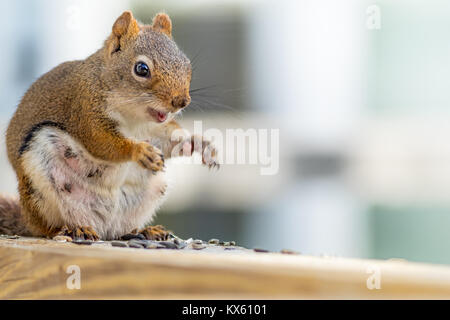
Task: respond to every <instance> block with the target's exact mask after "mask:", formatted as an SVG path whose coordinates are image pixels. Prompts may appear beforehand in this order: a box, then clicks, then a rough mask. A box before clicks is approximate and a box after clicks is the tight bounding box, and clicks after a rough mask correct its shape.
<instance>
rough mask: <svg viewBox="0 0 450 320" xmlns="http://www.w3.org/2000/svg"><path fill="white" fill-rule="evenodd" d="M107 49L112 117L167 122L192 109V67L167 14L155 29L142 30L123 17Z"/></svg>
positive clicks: (130, 17)
mask: <svg viewBox="0 0 450 320" xmlns="http://www.w3.org/2000/svg"><path fill="white" fill-rule="evenodd" d="M103 50H104V59H105V65H106V68H104V70H103V71H102V79H103V81H105V82H106V83H107V84H108V87H109V88H110V95H109V97H108V99H109V103H108V106H109V108H110V110H109V111H110V112H115V113H118V114H119V115H120V116H121V117H122V118H123V119H124V120H131V121H154V122H157V123H162V122H165V121H166V120H167V119H168V118H171V117H173V116H174V114H176V113H177V112H179V111H180V110H182V109H183V108H185V107H186V106H187V105H189V103H190V101H191V98H190V95H189V87H190V82H191V75H192V68H191V63H190V61H189V59H188V58H187V57H186V56H185V54H184V53H183V52H182V51H181V50H180V49H179V48H178V47H177V45H176V43H175V42H174V41H173V39H172V22H171V20H170V18H169V16H168V15H166V14H164V13H159V14H157V15H156V16H155V17H154V19H153V23H152V25H140V24H139V23H138V22H137V21H136V20H135V19H134V17H133V15H132V14H131V12H129V11H126V12H124V13H123V14H122V15H121V16H120V17H119V18H118V19H117V20H116V22H115V23H114V25H113V28H112V33H111V35H110V36H109V38H108V39H107V40H106V42H105V46H104V48H103Z"/></svg>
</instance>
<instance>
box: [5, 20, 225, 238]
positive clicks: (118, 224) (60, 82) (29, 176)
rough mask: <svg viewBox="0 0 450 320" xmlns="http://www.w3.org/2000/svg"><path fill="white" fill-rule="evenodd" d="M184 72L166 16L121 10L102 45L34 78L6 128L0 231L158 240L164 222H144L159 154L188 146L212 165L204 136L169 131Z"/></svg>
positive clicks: (151, 211)
mask: <svg viewBox="0 0 450 320" xmlns="http://www.w3.org/2000/svg"><path fill="white" fill-rule="evenodd" d="M191 77H192V67H191V63H190V61H189V59H188V58H187V57H186V55H185V54H184V53H183V52H182V51H181V50H180V49H179V48H178V46H177V45H176V43H175V42H174V40H173V38H172V22H171V19H170V18H169V16H168V15H167V14H165V13H158V14H157V15H156V16H155V17H154V18H153V22H152V24H151V25H143V24H140V23H139V22H137V20H136V19H135V18H134V17H133V15H132V13H131V12H130V11H125V12H123V13H122V15H121V16H120V17H119V18H117V20H116V21H115V23H114V25H113V27H112V33H111V34H110V36H109V37H108V38H107V39H106V41H105V42H104V45H103V47H102V48H101V49H99V50H98V51H97V52H95V53H94V54H92V55H91V56H89V57H87V58H86V59H85V60H77V61H69V62H65V63H62V64H60V65H58V66H57V67H55V68H54V69H52V70H51V71H49V72H48V73H46V74H44V75H43V76H41V77H40V78H39V79H38V80H36V81H35V82H34V83H33V84H32V85H31V87H30V88H29V89H28V91H27V92H26V94H25V95H24V96H23V98H22V100H21V102H20V104H19V106H18V108H17V110H16V112H15V113H14V115H13V117H12V119H11V121H10V123H9V126H8V129H7V132H6V144H7V152H8V159H9V161H10V163H11V164H12V167H13V169H14V170H15V172H16V175H17V179H18V189H19V195H20V198H19V200H16V199H12V198H8V197H0V233H6V234H19V235H32V236H44V237H48V238H55V237H58V236H60V237H67V238H69V241H70V240H71V239H82V240H100V239H101V240H113V239H119V238H120V237H121V236H123V235H125V234H129V233H140V234H142V235H144V236H145V238H147V239H150V240H165V239H167V238H168V237H169V231H167V230H166V229H165V228H164V227H162V226H148V224H149V223H151V221H152V218H153V217H154V215H155V211H156V210H157V208H158V207H159V206H160V205H161V203H162V201H163V200H164V198H165V197H164V195H165V191H166V188H167V182H166V180H165V173H166V172H165V159H168V158H170V157H174V156H182V155H186V150H187V151H188V155H190V154H191V153H192V152H193V151H196V152H199V153H202V155H203V157H202V159H203V164H204V165H207V166H209V167H216V166H218V161H217V157H216V154H217V151H216V149H215V148H214V147H213V146H212V144H211V143H210V142H209V141H206V140H204V139H202V137H194V136H186V135H180V136H179V137H178V140H177V139H173V136H174V134H175V133H176V132H177V130H181V129H182V128H181V127H180V125H179V124H178V123H177V122H176V121H175V120H174V117H175V116H176V115H177V114H179V113H180V111H181V110H183V109H184V108H186V107H187V106H188V105H189V103H190V101H191V97H190V82H191ZM174 140H175V141H174ZM199 140H200V143H198V141H199ZM180 144H181V145H182V148H181V149H180V150H181V151H180V150H178V151H177V150H175V149H176V147H178V146H179V145H180ZM206 151H208V152H206Z"/></svg>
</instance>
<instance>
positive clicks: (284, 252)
mask: <svg viewBox="0 0 450 320" xmlns="http://www.w3.org/2000/svg"><path fill="white" fill-rule="evenodd" d="M280 252H281V253H283V254H300V252H296V251H294V250H289V249H282V250H281V251H280Z"/></svg>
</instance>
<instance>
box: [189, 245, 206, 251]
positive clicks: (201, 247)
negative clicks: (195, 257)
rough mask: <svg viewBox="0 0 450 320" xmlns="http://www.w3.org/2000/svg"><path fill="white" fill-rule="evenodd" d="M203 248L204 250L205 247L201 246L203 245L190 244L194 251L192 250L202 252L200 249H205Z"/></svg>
mask: <svg viewBox="0 0 450 320" xmlns="http://www.w3.org/2000/svg"><path fill="white" fill-rule="evenodd" d="M205 248H206V246H205V245H203V244H199V243H193V244H192V249H194V250H202V249H205Z"/></svg>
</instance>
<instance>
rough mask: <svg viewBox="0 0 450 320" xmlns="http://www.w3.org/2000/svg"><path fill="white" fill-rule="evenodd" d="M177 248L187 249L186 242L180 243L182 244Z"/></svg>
mask: <svg viewBox="0 0 450 320" xmlns="http://www.w3.org/2000/svg"><path fill="white" fill-rule="evenodd" d="M177 246H178V249H184V248H186V246H187V244H186V242H184V241H180V242H179V243H178V244H177Z"/></svg>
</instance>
